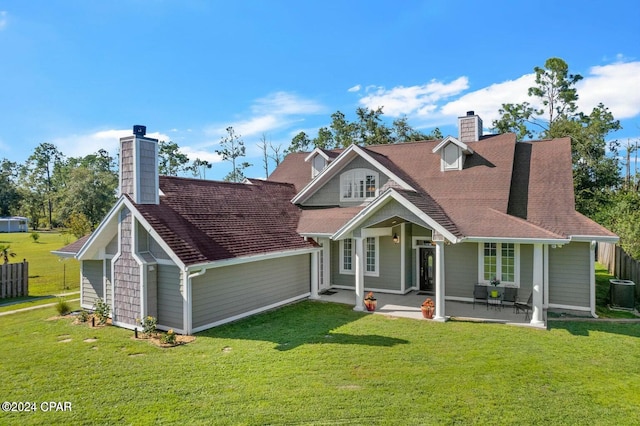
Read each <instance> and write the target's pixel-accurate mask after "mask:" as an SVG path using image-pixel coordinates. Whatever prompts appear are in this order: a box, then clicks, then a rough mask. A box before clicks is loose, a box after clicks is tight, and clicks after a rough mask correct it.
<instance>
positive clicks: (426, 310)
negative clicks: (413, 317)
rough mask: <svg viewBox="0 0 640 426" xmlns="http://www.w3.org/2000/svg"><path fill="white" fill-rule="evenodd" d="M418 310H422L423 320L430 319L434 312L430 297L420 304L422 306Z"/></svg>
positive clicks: (434, 305) (434, 306)
mask: <svg viewBox="0 0 640 426" xmlns="http://www.w3.org/2000/svg"><path fill="white" fill-rule="evenodd" d="M420 309H421V310H422V317H423V318H428V319H432V318H433V313H434V312H435V310H436V304H435V303H433V300H431V298H430V297H427V299H426V300H425V301H424V302H423V303H422V306H420Z"/></svg>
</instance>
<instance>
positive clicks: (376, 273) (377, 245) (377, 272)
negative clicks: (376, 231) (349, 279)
mask: <svg viewBox="0 0 640 426" xmlns="http://www.w3.org/2000/svg"><path fill="white" fill-rule="evenodd" d="M367 238H373V239H374V240H375V242H374V244H375V250H376V252H375V262H376V270H375V271H367V241H366V240H367ZM347 239H350V240H351V269H344V241H345V240H340V249H339V250H340V273H341V274H342V275H355V273H356V267H355V261H356V241H355V238H347ZM362 244H363V245H364V250H363V256H364V259H363V262H362V263H363V265H362V267H363V269H364V276H365V277H379V276H380V238H379V237H366V238H363V242H362Z"/></svg>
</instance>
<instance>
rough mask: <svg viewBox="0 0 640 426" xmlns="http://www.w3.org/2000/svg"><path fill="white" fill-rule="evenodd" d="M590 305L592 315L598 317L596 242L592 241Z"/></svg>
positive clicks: (590, 254)
mask: <svg viewBox="0 0 640 426" xmlns="http://www.w3.org/2000/svg"><path fill="white" fill-rule="evenodd" d="M589 290H590V291H589V299H590V300H589V305H591V316H592V317H594V318H598V314H596V242H595V241H591V247H590V250H589Z"/></svg>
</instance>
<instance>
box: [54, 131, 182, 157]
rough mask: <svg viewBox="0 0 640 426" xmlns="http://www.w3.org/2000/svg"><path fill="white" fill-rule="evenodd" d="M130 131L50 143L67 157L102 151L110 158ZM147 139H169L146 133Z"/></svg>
mask: <svg viewBox="0 0 640 426" xmlns="http://www.w3.org/2000/svg"><path fill="white" fill-rule="evenodd" d="M132 134H133V133H132V131H131V129H127V130H119V129H110V130H102V131H98V132H94V133H88V134H82V135H69V136H62V137H59V138H56V139H53V140H52V141H51V142H52V143H53V144H54V145H55V146H57V147H58V149H59V150H60V151H61V152H62V153H63V154H64V155H65V156H67V157H84V156H86V155H89V154H93V153H95V152H97V151H98V150H100V149H104V150H105V151H107V152H109V154H111V155H112V156H114V157H115V155H116V154H117V152H118V149H119V143H120V138H122V137H124V136H130V135H132ZM147 136H148V137H150V138H154V139H158V140H160V141H169V140H171V138H170V137H169V136H167V135H165V134H162V133H158V132H154V133H148V134H147Z"/></svg>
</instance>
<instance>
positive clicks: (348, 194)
mask: <svg viewBox="0 0 640 426" xmlns="http://www.w3.org/2000/svg"><path fill="white" fill-rule="evenodd" d="M378 177H379V175H378V172H374V171H373V170H369V169H353V170H349V171H346V172H344V173H342V174H341V175H340V201H365V200H372V199H374V198H375V197H376V196H377V195H378V185H379V182H380V181H379V179H378Z"/></svg>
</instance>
